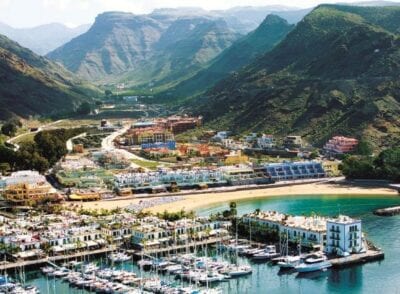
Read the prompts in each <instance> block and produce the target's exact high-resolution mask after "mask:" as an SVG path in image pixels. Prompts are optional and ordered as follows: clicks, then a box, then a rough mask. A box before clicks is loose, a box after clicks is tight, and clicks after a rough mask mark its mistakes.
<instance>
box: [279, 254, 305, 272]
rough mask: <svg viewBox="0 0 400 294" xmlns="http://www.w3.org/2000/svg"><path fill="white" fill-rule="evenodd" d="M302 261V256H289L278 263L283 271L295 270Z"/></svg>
mask: <svg viewBox="0 0 400 294" xmlns="http://www.w3.org/2000/svg"><path fill="white" fill-rule="evenodd" d="M300 260H301V258H300V256H291V255H288V256H285V257H283V258H282V260H281V261H279V262H278V266H279V267H280V268H281V269H293V268H295V267H296V266H297V265H299V264H300Z"/></svg>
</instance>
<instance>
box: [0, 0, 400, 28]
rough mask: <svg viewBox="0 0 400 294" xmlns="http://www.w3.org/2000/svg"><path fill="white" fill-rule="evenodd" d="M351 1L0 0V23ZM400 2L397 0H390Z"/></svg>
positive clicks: (26, 23)
mask: <svg viewBox="0 0 400 294" xmlns="http://www.w3.org/2000/svg"><path fill="white" fill-rule="evenodd" d="M354 1H355V0H326V1H318V0H0V22H4V23H6V24H9V25H11V26H14V27H31V26H35V25H39V24H45V23H50V22H60V23H64V24H67V25H69V26H76V25H79V24H85V23H91V22H93V20H94V18H95V17H96V15H97V14H99V13H101V12H104V11H110V10H114V11H115V10H118V11H129V12H133V13H137V14H140V13H148V12H150V11H152V10H153V9H154V8H164V7H182V6H184V7H188V6H190V7H202V8H204V9H207V10H210V9H225V8H229V7H233V6H265V5H276V4H279V5H287V6H295V7H312V6H315V5H317V4H319V3H335V2H354ZM394 1H395V2H400V0H394Z"/></svg>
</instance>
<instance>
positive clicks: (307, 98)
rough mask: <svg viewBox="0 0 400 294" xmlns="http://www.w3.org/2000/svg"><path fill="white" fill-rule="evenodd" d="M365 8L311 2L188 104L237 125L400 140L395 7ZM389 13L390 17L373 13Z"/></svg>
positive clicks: (380, 141)
mask: <svg viewBox="0 0 400 294" xmlns="http://www.w3.org/2000/svg"><path fill="white" fill-rule="evenodd" d="M349 9H351V10H352V13H350V12H348V11H347V10H349ZM372 10H373V12H374V13H372V14H371V13H370V12H371V8H357V9H354V8H348V6H346V7H344V6H339V5H320V6H318V7H317V8H316V9H314V10H313V11H312V12H311V13H310V14H308V15H307V16H306V17H305V18H304V19H303V20H302V21H301V22H299V23H298V25H297V26H296V28H295V29H294V30H292V31H291V32H290V33H289V34H288V35H287V36H286V38H285V39H284V40H283V41H282V42H280V44H278V45H277V46H276V47H275V48H274V49H273V50H272V51H271V52H269V53H266V54H265V55H264V56H262V57H260V58H259V59H257V61H256V62H254V63H253V64H251V65H249V66H248V67H245V68H243V69H242V70H241V71H240V72H239V74H238V75H232V76H230V77H229V78H227V79H225V80H223V81H221V82H220V83H218V84H217V85H216V86H215V87H214V88H213V89H211V90H210V91H209V92H208V93H207V94H205V95H202V96H201V97H198V99H197V100H196V99H192V100H191V101H190V102H187V105H189V107H192V109H195V112H199V113H200V112H201V113H202V114H203V115H204V117H205V119H206V121H208V123H209V124H210V125H213V126H219V128H227V127H229V128H231V129H237V130H238V131H239V132H245V131H250V130H251V131H265V132H271V133H274V134H277V135H281V136H284V135H288V134H290V133H297V134H300V135H303V136H305V137H306V138H307V139H309V140H311V141H313V142H315V143H318V144H322V143H323V142H324V141H325V140H326V139H327V138H329V137H330V136H331V135H334V134H343V135H352V136H356V137H363V138H364V137H365V138H368V139H369V140H370V141H371V142H373V143H374V144H375V145H376V146H384V145H385V144H389V142H390V143H393V142H399V139H398V138H399V136H398V135H399V134H400V124H399V122H398V120H397V119H396V117H397V118H398V117H399V115H400V101H399V97H400V83H399V81H398V79H397V78H396V77H398V76H399V74H400V52H399V51H400V49H399V48H400V37H399V35H398V34H395V33H392V32H390V31H388V30H387V29H390V30H391V31H396V30H394V29H393V28H396V27H397V25H398V24H399V23H398V22H399V20H400V17H398V18H397V17H396V16H398V15H400V14H399V13H400V8H391V7H387V8H373V9H372ZM357 13H358V14H357ZM388 13H389V14H390V15H394V17H392V20H393V21H395V24H394V25H393V24H392V25H390V26H388V25H387V24H382V22H380V21H381V20H382V19H383V20H385V17H384V16H383V17H382V18H379V17H378V16H377V15H381V16H382V15H387V14H388ZM377 20H379V23H381V25H383V26H384V27H382V26H380V25H378V21H377ZM289 130H290V131H289ZM385 130H386V131H385Z"/></svg>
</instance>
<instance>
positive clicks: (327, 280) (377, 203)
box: [199, 195, 400, 294]
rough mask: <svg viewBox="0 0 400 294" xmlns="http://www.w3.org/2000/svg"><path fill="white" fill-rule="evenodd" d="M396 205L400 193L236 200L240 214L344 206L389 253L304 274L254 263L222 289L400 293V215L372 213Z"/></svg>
mask: <svg viewBox="0 0 400 294" xmlns="http://www.w3.org/2000/svg"><path fill="white" fill-rule="evenodd" d="M394 205H400V196H351V197H350V196H343V195H342V196H340V195H338V196H324V195H313V196H285V197H271V198H269V199H256V200H246V201H240V202H237V209H238V213H239V214H243V213H247V212H252V211H254V210H255V209H257V208H260V209H261V210H277V211H280V212H285V213H290V214H297V215H301V214H310V213H311V212H315V213H318V214H321V215H326V216H334V215H336V214H338V213H339V212H340V213H341V214H346V215H350V216H352V217H357V218H360V219H361V220H362V225H363V231H364V232H365V233H366V235H367V238H368V239H369V240H371V241H373V242H374V244H376V245H377V246H379V247H381V248H382V249H383V250H384V252H385V259H384V260H383V261H379V262H373V263H368V264H364V265H358V266H352V267H350V268H346V269H342V270H328V271H327V272H324V273H318V274H316V275H311V276H306V277H301V278H299V277H297V275H296V274H291V275H281V276H278V274H277V273H278V269H277V268H276V267H273V266H268V265H256V266H254V269H255V271H254V273H253V275H252V276H249V277H248V278H247V279H245V280H243V279H242V280H237V281H235V282H234V283H230V284H229V285H224V289H226V292H227V293H341V294H345V293H382V294H383V293H400V216H393V217H378V216H375V215H373V214H372V212H373V210H375V209H377V208H383V207H388V206H394ZM227 207H228V204H222V205H217V206H213V207H209V208H206V209H201V210H200V211H199V214H201V215H208V214H209V213H216V212H218V211H222V210H225V209H227ZM236 286H237V289H236Z"/></svg>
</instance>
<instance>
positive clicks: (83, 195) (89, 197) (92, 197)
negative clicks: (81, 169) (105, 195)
mask: <svg viewBox="0 0 400 294" xmlns="http://www.w3.org/2000/svg"><path fill="white" fill-rule="evenodd" d="M68 199H69V200H72V201H96V200H100V199H101V197H100V193H99V192H96V191H75V192H74V193H72V194H71V195H69V196H68Z"/></svg>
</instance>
